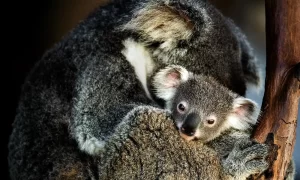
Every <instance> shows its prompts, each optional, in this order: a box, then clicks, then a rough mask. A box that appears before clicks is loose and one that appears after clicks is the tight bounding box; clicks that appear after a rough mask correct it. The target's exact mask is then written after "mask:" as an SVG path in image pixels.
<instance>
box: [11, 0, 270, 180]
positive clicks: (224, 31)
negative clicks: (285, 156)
mask: <svg viewBox="0 0 300 180" xmlns="http://www.w3.org/2000/svg"><path fill="white" fill-rule="evenodd" d="M128 38H132V39H134V40H135V41H136V42H139V43H142V44H144V45H145V46H146V47H147V48H148V49H149V52H150V53H151V55H152V58H153V59H154V61H156V62H160V63H165V64H178V65H182V66H184V67H186V68H187V69H188V70H189V71H191V72H193V73H195V74H200V73H202V74H213V76H214V77H216V78H217V79H219V80H220V81H221V82H223V83H225V85H226V86H227V87H229V89H231V90H232V91H234V92H236V93H238V94H240V95H244V94H245V90H246V85H245V84H246V81H247V82H253V83H254V84H258V83H259V78H258V76H257V74H258V73H257V71H256V67H255V59H254V57H253V55H252V52H251V48H250V46H249V45H248V43H247V41H246V40H245V38H244V36H243V34H242V33H240V31H239V29H238V28H236V27H235V26H234V25H233V24H232V22H231V21H230V20H228V19H227V18H225V17H223V16H222V15H221V14H220V13H219V12H218V11H217V10H216V9H215V8H214V7H212V6H211V5H210V4H209V3H207V2H205V1H200V0H199V1H197V0H152V1H150V0H127V1H125V0H120V1H114V2H113V3H111V4H109V5H107V6H105V7H102V8H99V9H98V10H97V11H95V12H94V13H93V14H91V15H90V16H89V17H88V18H87V19H86V20H85V21H83V22H82V23H80V24H79V25H78V26H77V27H76V28H75V29H74V30H73V31H72V32H71V33H70V34H69V35H68V36H66V37H65V38H64V39H63V40H62V41H61V42H60V43H58V44H57V45H56V46H55V47H54V48H53V49H51V50H50V51H48V52H47V53H46V54H45V55H44V57H43V58H42V60H41V61H40V62H39V63H38V64H37V65H36V66H35V68H34V69H33V71H32V72H31V74H30V75H29V76H28V78H27V80H26V82H25V84H24V86H23V91H22V96H21V100H20V103H19V108H18V113H17V115H16V118H15V122H14V124H13V126H14V129H13V133H12V135H11V138H10V143H9V167H10V175H11V177H12V179H166V178H178V179H233V178H239V177H238V176H236V174H235V173H236V172H235V171H234V170H235V169H233V168H239V170H241V169H244V170H247V172H251V167H252V168H253V167H254V168H255V167H257V164H255V163H254V164H250V166H251V167H246V165H247V164H246V162H248V160H251V157H252V155H253V153H252V151H249V149H247V148H248V147H249V142H248V141H247V140H245V142H243V141H242V142H241V143H240V144H241V145H248V146H247V147H245V148H246V149H245V153H244V149H243V148H244V147H243V148H241V147H235V145H234V142H236V141H237V140H236V139H235V140H231V141H230V143H229V142H228V143H227V145H228V146H227V147H228V149H230V150H228V151H229V152H231V153H229V152H227V155H228V154H230V156H229V158H232V159H228V161H224V162H225V164H226V163H227V164H226V166H225V167H224V166H223V165H224V162H223V161H222V160H221V159H220V156H219V150H220V149H217V150H216V151H215V150H214V148H215V147H216V146H215V145H216V144H217V143H215V144H212V145H211V146H210V145H209V146H207V145H203V144H200V143H197V142H190V143H186V142H185V141H183V140H182V138H180V136H179V133H178V132H177V130H176V129H175V126H174V125H173V123H172V121H171V120H170V119H169V118H168V115H167V114H166V112H164V111H163V110H162V109H158V108H156V107H157V105H156V104H157V103H154V102H152V101H151V100H150V99H149V98H147V96H146V94H145V92H144V89H143V87H142V85H141V83H140V82H139V81H138V80H137V78H136V76H135V73H134V71H133V69H132V67H131V66H130V64H129V63H128V62H127V61H126V59H125V57H124V56H123V54H122V50H123V49H124V44H123V42H124V41H125V40H126V39H128ZM220 60H222V61H220ZM226 62H230V63H226ZM241 62H242V63H241ZM222 72H227V73H225V74H224V73H222ZM228 72H229V73H228ZM237 137H240V136H237ZM243 137H244V135H243ZM239 139H243V138H239ZM216 142H217V140H216ZM221 142H223V141H221ZM212 147H213V148H212ZM218 147H220V146H217V148H218ZM252 147H254V149H255V147H258V146H255V145H254V146H252ZM258 149H259V148H258ZM250 150H251V149H250ZM221 151H222V150H221ZM226 151H227V150H226ZM246 152H248V154H247V153H246ZM255 153H258V152H255ZM259 153H261V155H265V154H266V152H265V151H264V152H259ZM252 158H253V157H252ZM228 162H235V163H236V162H239V164H231V165H232V166H231V165H230V164H228ZM233 165H234V167H233ZM240 166H241V167H240ZM249 168H250V169H249Z"/></svg>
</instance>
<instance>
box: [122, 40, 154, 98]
mask: <svg viewBox="0 0 300 180" xmlns="http://www.w3.org/2000/svg"><path fill="white" fill-rule="evenodd" d="M123 44H124V46H125V49H123V50H122V54H123V55H124V56H125V58H126V60H127V61H128V62H129V63H130V64H131V65H132V66H133V68H134V71H135V74H136V76H137V78H138V80H139V81H140V82H141V83H142V86H143V88H144V90H145V92H146V95H147V97H148V98H150V99H152V98H151V95H150V92H149V90H148V87H147V77H148V76H149V75H151V74H152V71H153V69H154V66H155V65H154V62H153V60H152V58H151V55H150V53H149V51H148V50H147V49H146V48H145V46H144V45H143V44H141V43H138V42H136V41H134V40H133V39H126V40H125V41H124V42H123Z"/></svg>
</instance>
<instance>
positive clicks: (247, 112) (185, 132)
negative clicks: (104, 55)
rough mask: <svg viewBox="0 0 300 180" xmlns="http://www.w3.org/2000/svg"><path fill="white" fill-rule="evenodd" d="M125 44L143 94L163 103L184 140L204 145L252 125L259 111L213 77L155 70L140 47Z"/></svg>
mask: <svg viewBox="0 0 300 180" xmlns="http://www.w3.org/2000/svg"><path fill="white" fill-rule="evenodd" d="M125 44H127V47H128V48H129V49H126V50H124V51H123V53H124V55H125V56H126V57H127V60H128V62H129V63H130V64H131V65H132V66H133V69H134V71H135V73H136V75H137V78H138V79H139V81H140V82H141V84H142V86H143V87H144V90H145V92H146V94H147V95H148V97H149V98H151V99H152V96H151V94H153V95H154V96H155V97H157V98H159V99H162V100H164V102H165V103H164V104H165V108H166V109H167V110H169V111H170V112H171V114H172V117H173V118H174V120H175V122H176V126H177V128H178V129H179V131H180V134H181V136H182V137H183V138H184V139H186V140H188V141H189V140H192V139H198V140H200V141H202V142H208V141H210V140H212V139H214V138H215V137H217V136H219V135H220V133H222V132H223V131H225V130H227V129H229V128H235V129H239V130H246V129H248V128H250V126H251V125H254V124H255V123H256V120H257V118H258V115H259V109H258V107H257V104H256V103H255V102H254V101H252V100H250V99H247V98H244V97H242V96H240V95H238V94H236V93H234V92H232V91H231V90H229V89H228V88H226V87H225V86H223V85H221V84H220V83H218V82H217V81H216V80H215V79H214V78H213V77H210V76H208V75H201V74H200V75H197V74H193V73H192V72H189V71H188V70H187V69H186V68H184V67H182V66H179V65H167V66H164V67H159V68H155V63H154V62H153V60H152V59H151V57H150V56H149V53H147V50H146V49H145V48H144V47H142V46H140V45H139V44H137V43H136V42H134V41H132V40H128V41H126V42H125ZM128 44H130V45H128ZM129 54H131V55H132V54H133V55H132V56H129ZM134 55H135V56H134ZM147 82H150V83H147ZM148 87H149V88H152V92H153V93H150V92H151V91H149V88H148Z"/></svg>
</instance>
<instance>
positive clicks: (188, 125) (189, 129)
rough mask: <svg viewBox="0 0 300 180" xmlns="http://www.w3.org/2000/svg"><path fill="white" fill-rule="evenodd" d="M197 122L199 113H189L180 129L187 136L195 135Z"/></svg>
mask: <svg viewBox="0 0 300 180" xmlns="http://www.w3.org/2000/svg"><path fill="white" fill-rule="evenodd" d="M199 122H200V118H199V115H198V114H196V113H190V114H189V115H188V116H187V117H186V119H185V120H184V122H183V124H182V126H181V128H180V131H181V132H182V133H183V134H185V135H187V136H193V135H195V132H196V130H197V127H198V125H199Z"/></svg>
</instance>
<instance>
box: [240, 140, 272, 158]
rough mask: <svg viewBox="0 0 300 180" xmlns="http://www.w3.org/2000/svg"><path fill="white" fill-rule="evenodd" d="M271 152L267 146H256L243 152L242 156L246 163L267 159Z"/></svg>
mask: <svg viewBox="0 0 300 180" xmlns="http://www.w3.org/2000/svg"><path fill="white" fill-rule="evenodd" d="M268 152H269V147H268V146H267V145H266V144H255V145H253V146H251V147H248V148H246V149H244V150H243V153H242V156H244V157H245V161H248V160H252V159H257V158H266V157H267V155H268Z"/></svg>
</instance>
